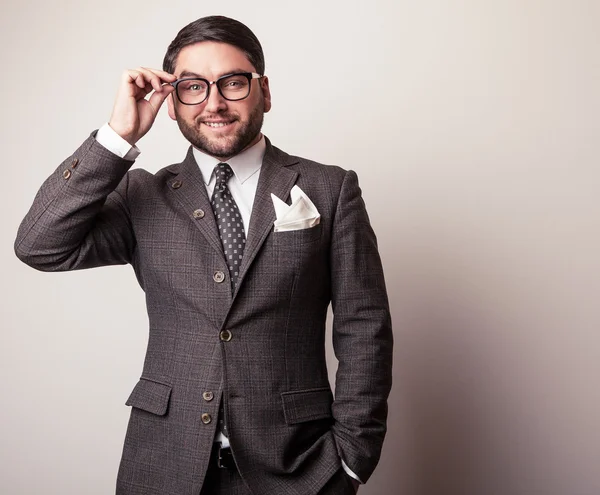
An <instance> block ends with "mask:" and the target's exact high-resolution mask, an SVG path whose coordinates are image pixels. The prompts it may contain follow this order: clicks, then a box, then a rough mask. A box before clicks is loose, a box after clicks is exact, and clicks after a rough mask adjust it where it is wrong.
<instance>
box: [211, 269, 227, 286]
mask: <svg viewBox="0 0 600 495" xmlns="http://www.w3.org/2000/svg"><path fill="white" fill-rule="evenodd" d="M213 280H214V281H215V282H217V283H218V284H220V283H221V282H223V280H225V274H224V273H223V272H222V271H221V270H217V271H216V272H215V274H214V275H213Z"/></svg>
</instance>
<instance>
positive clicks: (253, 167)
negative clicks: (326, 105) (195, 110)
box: [96, 124, 362, 483]
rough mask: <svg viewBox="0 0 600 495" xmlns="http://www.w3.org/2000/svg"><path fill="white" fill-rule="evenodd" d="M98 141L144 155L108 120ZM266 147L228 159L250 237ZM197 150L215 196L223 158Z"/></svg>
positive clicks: (225, 442) (225, 443)
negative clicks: (218, 165)
mask: <svg viewBox="0 0 600 495" xmlns="http://www.w3.org/2000/svg"><path fill="white" fill-rule="evenodd" d="M96 141H98V143H99V144H101V145H102V146H104V147H105V148H106V149H107V150H108V151H110V152H112V153H114V154H115V155H117V156H120V157H121V158H124V159H125V160H130V161H133V160H135V159H136V158H137V157H138V156H139V155H140V150H139V148H138V147H137V146H135V145H134V146H132V145H131V144H129V143H128V142H127V141H125V140H124V139H123V138H122V137H121V136H119V135H118V134H117V133H116V132H115V131H114V130H113V129H112V128H111V127H110V126H109V125H108V124H104V125H103V126H102V127H101V128H100V129H99V130H98V133H97V134H96ZM266 148H267V144H266V142H265V137H264V136H261V139H260V141H259V142H258V143H256V144H255V145H253V146H252V147H250V148H248V149H246V150H244V151H242V152H241V153H239V154H238V155H235V156H234V157H232V158H230V159H229V160H227V163H228V164H229V166H230V167H231V169H232V170H233V177H232V178H231V179H229V182H228V184H227V186H228V187H229V190H230V191H231V195H232V196H233V199H234V200H235V202H236V204H237V205H238V209H239V210H240V214H241V215H242V222H243V224H244V231H245V232H246V237H248V227H249V226H250V214H251V213H252V205H253V204H254V196H255V195H256V187H257V185H258V177H259V176H260V169H261V167H262V162H263V157H264V156H265V151H266ZM193 152H194V158H195V160H196V163H197V164H198V167H199V168H200V172H201V173H202V178H203V180H204V184H205V185H206V192H207V193H208V197H209V198H211V197H212V193H213V190H214V188H215V182H216V177H215V167H216V166H217V164H219V163H221V160H219V159H218V158H215V157H213V156H210V155H207V154H206V153H203V152H202V151H200V150H198V149H196V148H195V147H194V148H193ZM215 442H220V443H221V446H222V447H224V448H226V447H229V439H228V438H227V437H226V436H225V435H223V433H222V432H221V431H220V430H219V431H218V432H217V435H216V437H215ZM342 467H343V468H344V471H346V473H348V475H349V476H351V477H352V478H354V479H355V480H357V481H358V482H360V483H362V482H361V481H360V479H359V477H358V476H357V475H356V474H355V473H354V472H353V471H352V470H351V469H350V468H349V467H348V466H347V465H346V463H345V462H344V460H343V459H342Z"/></svg>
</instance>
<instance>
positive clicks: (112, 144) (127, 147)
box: [96, 123, 141, 161]
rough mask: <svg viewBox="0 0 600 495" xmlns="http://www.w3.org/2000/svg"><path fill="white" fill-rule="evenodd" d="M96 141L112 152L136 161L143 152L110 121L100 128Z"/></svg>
mask: <svg viewBox="0 0 600 495" xmlns="http://www.w3.org/2000/svg"><path fill="white" fill-rule="evenodd" d="M96 141H97V142H98V143H99V144H101V145H102V146H104V147H105V148H106V149H107V150H108V151H110V152H111V153H114V154H115V155H117V156H120V157H121V158H123V159H125V160H129V161H134V160H135V159H136V158H137V157H138V156H139V155H140V153H141V151H140V150H139V148H138V147H137V146H131V144H129V143H128V142H127V141H125V140H124V139H123V138H122V137H121V136H119V135H118V134H117V133H116V132H115V131H114V130H113V128H112V127H111V126H109V125H108V123H106V124H104V125H103V126H102V127H100V129H98V133H97V134H96Z"/></svg>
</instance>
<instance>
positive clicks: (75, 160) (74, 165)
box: [71, 158, 79, 168]
mask: <svg viewBox="0 0 600 495" xmlns="http://www.w3.org/2000/svg"><path fill="white" fill-rule="evenodd" d="M78 163H79V158H75V159H74V160H73V161H72V162H71V168H75V167H76V166H77V164H78Z"/></svg>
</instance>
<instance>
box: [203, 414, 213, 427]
mask: <svg viewBox="0 0 600 495" xmlns="http://www.w3.org/2000/svg"><path fill="white" fill-rule="evenodd" d="M211 421H212V418H211V417H210V414H208V413H204V414H203V415H202V422H203V423H204V424H205V425H207V424H208V423H210V422H211Z"/></svg>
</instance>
